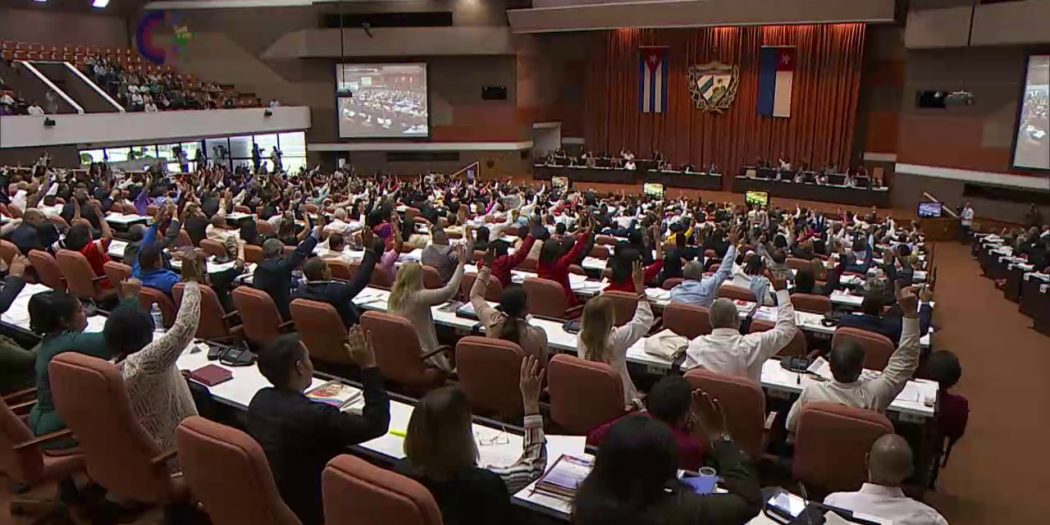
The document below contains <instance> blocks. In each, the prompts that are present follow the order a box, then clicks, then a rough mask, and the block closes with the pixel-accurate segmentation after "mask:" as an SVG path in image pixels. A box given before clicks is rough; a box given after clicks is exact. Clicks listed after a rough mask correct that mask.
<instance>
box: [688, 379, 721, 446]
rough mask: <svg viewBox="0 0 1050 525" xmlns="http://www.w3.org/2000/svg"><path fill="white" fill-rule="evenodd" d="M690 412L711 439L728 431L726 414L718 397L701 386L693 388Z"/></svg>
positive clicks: (701, 429)
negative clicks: (701, 388) (714, 396)
mask: <svg viewBox="0 0 1050 525" xmlns="http://www.w3.org/2000/svg"><path fill="white" fill-rule="evenodd" d="M689 413H690V415H691V416H692V417H693V420H694V421H696V423H697V424H698V427H699V428H698V429H699V430H700V431H702V432H703V433H704V434H705V435H706V436H707V438H708V439H709V440H713V439H717V438H718V437H720V436H722V435H723V434H725V433H726V431H727V429H728V425H727V424H726V414H725V411H724V410H722V405H721V404H720V403H719V402H718V400H717V399H715V398H713V397H711V396H710V395H708V393H707V392H704V391H703V390H700V389H699V388H698V389H696V390H693V400H692V403H691V404H690V406H689Z"/></svg>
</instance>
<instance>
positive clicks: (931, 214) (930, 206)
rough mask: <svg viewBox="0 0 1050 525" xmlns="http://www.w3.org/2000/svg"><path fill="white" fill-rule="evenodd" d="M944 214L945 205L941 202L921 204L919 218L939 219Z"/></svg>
mask: <svg viewBox="0 0 1050 525" xmlns="http://www.w3.org/2000/svg"><path fill="white" fill-rule="evenodd" d="M943 213H944V205H943V204H941V203H939V202H920V203H919V218H921V219H939V218H940V217H941V215H942V214H943Z"/></svg>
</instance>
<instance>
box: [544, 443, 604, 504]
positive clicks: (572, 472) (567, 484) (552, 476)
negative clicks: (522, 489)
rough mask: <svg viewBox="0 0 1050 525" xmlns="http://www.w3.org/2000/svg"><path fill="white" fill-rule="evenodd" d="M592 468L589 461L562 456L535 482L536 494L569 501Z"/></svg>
mask: <svg viewBox="0 0 1050 525" xmlns="http://www.w3.org/2000/svg"><path fill="white" fill-rule="evenodd" d="M593 467H594V463H593V462H592V461H591V460H589V459H585V458H581V457H576V456H569V455H565V454H562V455H561V456H559V457H558V459H557V461H555V462H554V465H553V466H551V468H550V469H548V470H547V473H546V474H544V475H543V476H542V477H540V479H539V480H537V481H536V492H540V493H543V494H546V495H548V496H553V497H556V498H563V499H569V500H571V499H572V498H573V496H575V494H576V488H577V487H579V486H580V483H583V480H584V479H585V478H586V477H587V475H588V474H590V473H591V469H592V468H593Z"/></svg>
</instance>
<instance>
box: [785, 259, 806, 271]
mask: <svg viewBox="0 0 1050 525" xmlns="http://www.w3.org/2000/svg"><path fill="white" fill-rule="evenodd" d="M785 262H786V263H787V266H788V268H791V269H792V270H803V269H805V268H809V267H811V266H813V263H812V262H811V261H807V260H805V259H799V258H797V257H788V258H787V261H785Z"/></svg>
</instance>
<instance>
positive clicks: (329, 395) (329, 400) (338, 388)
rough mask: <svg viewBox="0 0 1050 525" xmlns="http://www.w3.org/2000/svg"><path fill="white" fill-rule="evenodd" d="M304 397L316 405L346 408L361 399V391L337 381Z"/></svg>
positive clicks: (326, 384)
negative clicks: (322, 404)
mask: <svg viewBox="0 0 1050 525" xmlns="http://www.w3.org/2000/svg"><path fill="white" fill-rule="evenodd" d="M306 397H308V398H309V399H311V400H312V401H316V402H318V403H324V404H326V405H331V406H334V407H335V408H338V409H340V410H341V409H343V408H346V407H348V406H350V405H352V404H354V403H355V402H356V401H357V400H358V399H360V398H361V391H360V390H358V389H356V388H354V387H352V386H350V385H346V384H343V383H340V382H339V381H329V382H327V383H325V384H323V385H321V386H319V387H317V388H315V389H313V390H310V391H309V392H307V393H306Z"/></svg>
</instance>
